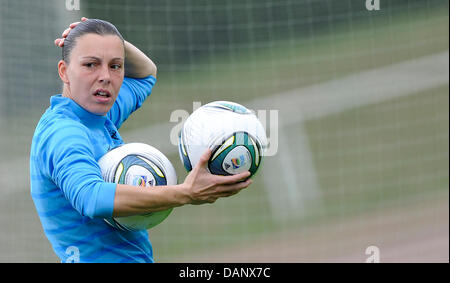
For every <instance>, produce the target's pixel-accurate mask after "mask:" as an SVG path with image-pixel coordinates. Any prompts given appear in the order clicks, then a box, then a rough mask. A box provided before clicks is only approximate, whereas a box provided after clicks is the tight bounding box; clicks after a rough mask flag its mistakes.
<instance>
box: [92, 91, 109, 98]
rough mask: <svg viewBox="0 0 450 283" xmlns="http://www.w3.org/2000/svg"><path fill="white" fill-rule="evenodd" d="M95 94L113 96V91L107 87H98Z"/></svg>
mask: <svg viewBox="0 0 450 283" xmlns="http://www.w3.org/2000/svg"><path fill="white" fill-rule="evenodd" d="M94 95H95V96H101V97H111V93H110V92H109V91H107V90H105V89H97V90H96V91H95V93H94Z"/></svg>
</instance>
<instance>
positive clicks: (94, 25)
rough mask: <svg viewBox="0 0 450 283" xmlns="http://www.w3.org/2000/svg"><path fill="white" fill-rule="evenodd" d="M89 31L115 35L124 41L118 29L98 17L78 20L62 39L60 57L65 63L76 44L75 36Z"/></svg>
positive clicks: (77, 36)
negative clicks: (82, 20)
mask: <svg viewBox="0 0 450 283" xmlns="http://www.w3.org/2000/svg"><path fill="white" fill-rule="evenodd" d="M89 33H94V34H98V35H117V36H118V37H119V38H120V39H121V40H122V42H124V40H123V37H122V35H121V34H120V32H119V30H117V28H116V27H115V26H114V25H113V24H111V23H110V22H107V21H103V20H98V19H88V20H86V21H84V22H80V23H79V24H78V25H77V26H76V27H75V28H73V30H71V31H70V33H69V35H68V36H67V37H66V39H64V46H63V47H62V59H63V60H64V61H65V62H66V63H69V58H70V53H71V52H72V50H73V48H74V47H75V45H76V41H77V38H79V37H80V36H82V35H85V34H89Z"/></svg>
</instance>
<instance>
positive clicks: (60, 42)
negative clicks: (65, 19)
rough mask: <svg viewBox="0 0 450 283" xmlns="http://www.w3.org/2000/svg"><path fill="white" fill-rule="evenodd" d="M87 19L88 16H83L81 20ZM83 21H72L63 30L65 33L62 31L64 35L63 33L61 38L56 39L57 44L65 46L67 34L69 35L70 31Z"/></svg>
mask: <svg viewBox="0 0 450 283" xmlns="http://www.w3.org/2000/svg"><path fill="white" fill-rule="evenodd" d="M86 20H87V18H86V17H82V18H81V22H84V21H86ZM81 22H75V23H71V24H70V25H69V27H68V28H67V29H66V30H64V31H63V33H62V35H61V38H57V39H55V45H56V46H58V47H63V46H64V39H65V38H66V37H67V35H69V33H70V31H71V30H72V29H74V28H75V27H76V26H77V25H78V24H79V23H81Z"/></svg>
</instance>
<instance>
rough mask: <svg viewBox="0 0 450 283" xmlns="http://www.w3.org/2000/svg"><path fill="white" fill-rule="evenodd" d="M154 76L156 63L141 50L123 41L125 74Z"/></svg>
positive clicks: (143, 76) (138, 76) (127, 75)
mask: <svg viewBox="0 0 450 283" xmlns="http://www.w3.org/2000/svg"><path fill="white" fill-rule="evenodd" d="M150 75H151V76H154V77H156V65H155V63H153V61H152V60H151V59H150V58H148V57H147V55H145V54H144V53H143V52H142V51H141V50H139V49H138V48H137V47H136V46H134V45H133V44H131V43H129V42H127V41H125V76H126V77H131V78H145V77H148V76H150Z"/></svg>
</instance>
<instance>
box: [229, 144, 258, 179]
mask: <svg viewBox="0 0 450 283" xmlns="http://www.w3.org/2000/svg"><path fill="white" fill-rule="evenodd" d="M251 165H252V157H251V156H250V152H249V151H248V149H247V148H246V147H245V146H237V147H235V148H233V149H232V150H231V151H230V152H229V153H228V154H227V155H226V156H225V158H224V160H223V170H225V171H226V172H228V173H230V174H239V173H241V172H244V171H248V170H249V169H250V167H251Z"/></svg>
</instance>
